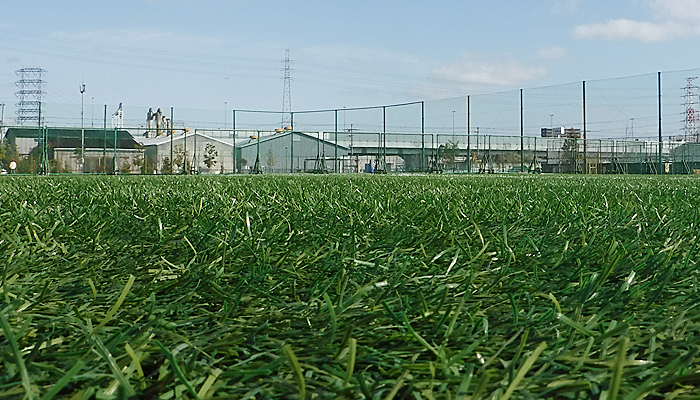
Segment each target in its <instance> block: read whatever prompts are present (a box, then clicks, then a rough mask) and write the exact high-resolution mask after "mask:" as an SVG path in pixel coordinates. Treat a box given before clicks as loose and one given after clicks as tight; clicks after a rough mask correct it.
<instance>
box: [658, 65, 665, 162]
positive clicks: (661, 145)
mask: <svg viewBox="0 0 700 400" xmlns="http://www.w3.org/2000/svg"><path fill="white" fill-rule="evenodd" d="M658 81H659V172H658V173H659V174H663V172H664V170H663V166H664V165H663V162H662V159H661V151H662V150H663V145H664V144H663V140H662V138H661V72H658Z"/></svg>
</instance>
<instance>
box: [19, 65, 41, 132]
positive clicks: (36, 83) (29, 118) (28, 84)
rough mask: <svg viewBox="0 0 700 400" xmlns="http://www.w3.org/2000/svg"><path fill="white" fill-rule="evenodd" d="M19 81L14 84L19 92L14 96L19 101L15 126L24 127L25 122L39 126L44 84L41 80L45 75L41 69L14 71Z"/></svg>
mask: <svg viewBox="0 0 700 400" xmlns="http://www.w3.org/2000/svg"><path fill="white" fill-rule="evenodd" d="M15 73H16V74H17V75H18V76H19V80H18V81H17V82H15V84H16V85H17V87H19V90H18V91H17V92H15V96H17V98H18V99H19V102H18V103H17V111H16V114H17V124H18V125H24V123H25V122H36V124H37V125H41V120H42V119H43V116H42V115H41V96H42V95H43V94H44V92H43V91H42V90H41V88H42V86H43V85H44V84H45V83H46V82H44V81H43V80H42V79H41V78H42V76H43V75H44V74H45V73H46V71H45V70H43V69H41V68H22V69H18V70H17V71H15Z"/></svg>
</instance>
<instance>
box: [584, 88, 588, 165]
mask: <svg viewBox="0 0 700 400" xmlns="http://www.w3.org/2000/svg"><path fill="white" fill-rule="evenodd" d="M587 139H588V137H587V133H586V81H583V169H584V171H583V173H584V174H587V173H588V141H587Z"/></svg>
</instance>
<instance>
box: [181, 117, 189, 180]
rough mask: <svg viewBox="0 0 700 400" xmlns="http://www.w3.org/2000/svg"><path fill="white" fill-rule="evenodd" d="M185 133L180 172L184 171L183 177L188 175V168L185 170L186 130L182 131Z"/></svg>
mask: <svg viewBox="0 0 700 400" xmlns="http://www.w3.org/2000/svg"><path fill="white" fill-rule="evenodd" d="M183 132H184V133H185V138H184V142H185V143H184V145H183V152H184V154H183V155H182V159H183V160H182V170H183V171H185V175H187V174H189V171H188V170H189V168H187V128H185V129H184V130H183Z"/></svg>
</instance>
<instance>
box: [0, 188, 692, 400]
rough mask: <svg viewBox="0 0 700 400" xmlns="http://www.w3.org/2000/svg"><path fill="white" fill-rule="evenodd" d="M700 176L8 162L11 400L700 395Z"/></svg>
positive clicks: (2, 300) (4, 303) (3, 297)
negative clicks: (46, 173) (147, 171)
mask: <svg viewBox="0 0 700 400" xmlns="http://www.w3.org/2000/svg"><path fill="white" fill-rule="evenodd" d="M698 199H700V180H699V179H697V178H694V177H575V176H489V177H486V176H467V177H447V176H427V177H402V176H383V177H377V176H301V175H299V176H237V177H206V178H204V177H150V176H147V177H3V178H2V179H0V268H2V275H1V276H0V280H1V281H0V321H2V322H3V323H2V331H1V332H2V334H1V335H2V336H0V352H1V353H2V357H3V360H2V366H0V370H2V371H4V372H3V373H0V399H4V398H51V397H52V396H53V397H54V398H70V399H81V398H97V399H112V398H115V399H116V398H126V397H129V396H131V395H133V394H135V395H136V396H138V397H142V398H162V399H170V398H172V399H175V398H188V399H195V398H201V399H204V398H236V399H240V398H249V399H267V398H297V399H298V398H299V397H300V396H302V395H303V396H304V397H305V398H307V399H310V398H315V399H325V398H329V399H330V398H346V399H362V398H376V399H387V398H393V399H472V398H489V399H499V398H503V399H507V398H509V399H539V398H568V399H577V398H580V399H588V398H600V397H601V396H605V398H608V399H611V398H615V399H630V400H631V399H637V398H643V397H645V396H646V397H647V398H663V397H664V396H675V398H697V396H700V389H697V387H700V369H698V362H699V361H700V359H699V357H698V351H699V350H700V347H699V345H700V336H698V330H700V313H698V312H697V305H698V302H700V297H699V296H698V293H697V289H698V266H697V262H698V259H699V257H698V249H697V241H698V228H699V227H698V224H699V223H700V217H699V210H700V207H698Z"/></svg>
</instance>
